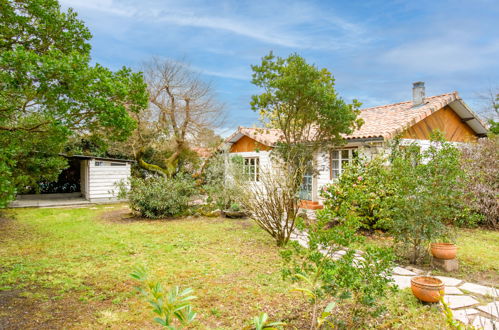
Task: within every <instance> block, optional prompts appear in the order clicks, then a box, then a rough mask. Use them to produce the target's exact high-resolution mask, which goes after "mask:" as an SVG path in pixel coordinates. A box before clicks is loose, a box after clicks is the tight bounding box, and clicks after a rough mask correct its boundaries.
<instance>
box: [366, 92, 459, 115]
mask: <svg viewBox="0 0 499 330" xmlns="http://www.w3.org/2000/svg"><path fill="white" fill-rule="evenodd" d="M450 95H455V96H456V98H459V94H458V93H457V92H456V91H454V92H450V93H445V94H440V95H433V96H428V97H425V100H427V99H435V98H439V97H444V96H450ZM407 103H412V101H404V102H396V103H391V104H385V105H377V106H374V107H368V108H363V109H360V111H366V110H372V109H382V108H388V107H393V106H397V105H402V104H407Z"/></svg>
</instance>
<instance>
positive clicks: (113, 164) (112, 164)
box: [111, 163, 126, 166]
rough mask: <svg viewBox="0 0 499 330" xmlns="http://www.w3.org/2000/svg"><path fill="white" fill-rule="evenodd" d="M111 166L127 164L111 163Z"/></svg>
mask: <svg viewBox="0 0 499 330" xmlns="http://www.w3.org/2000/svg"><path fill="white" fill-rule="evenodd" d="M111 166H126V164H125V163H111Z"/></svg>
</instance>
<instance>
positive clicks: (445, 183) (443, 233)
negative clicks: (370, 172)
mask: <svg viewBox="0 0 499 330" xmlns="http://www.w3.org/2000/svg"><path fill="white" fill-rule="evenodd" d="M387 181H388V182H389V184H390V187H391V189H393V191H394V193H393V194H392V195H391V196H390V198H388V199H387V201H386V204H385V205H386V206H385V207H386V209H387V210H388V217H387V219H388V221H387V223H386V226H387V227H388V228H389V229H390V232H391V234H392V235H393V237H394V239H395V242H396V243H397V245H398V246H400V247H402V250H401V251H403V252H404V254H406V256H407V257H409V258H410V260H411V262H412V263H417V262H418V261H419V260H420V259H421V258H422V257H424V256H425V254H426V253H427V247H428V244H429V243H430V242H435V241H441V240H449V239H451V237H450V236H451V234H452V231H451V230H450V229H451V227H449V226H448V225H449V224H453V223H454V222H455V220H456V219H457V218H458V217H459V216H460V215H461V214H462V213H463V205H464V195H463V188H462V186H463V183H464V172H463V171H462V169H461V167H460V152H459V150H458V149H457V148H456V147H454V146H453V145H452V144H450V143H448V142H445V141H444V140H443V138H442V137H441V135H440V134H435V135H433V136H432V141H431V146H430V147H429V148H428V149H426V150H423V151H420V150H419V147H418V146H416V145H411V146H408V147H404V148H399V147H398V146H396V145H395V146H394V148H393V150H392V155H391V166H390V169H389V171H388V178H387Z"/></svg>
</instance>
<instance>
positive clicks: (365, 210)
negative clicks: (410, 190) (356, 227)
mask: <svg viewBox="0 0 499 330" xmlns="http://www.w3.org/2000/svg"><path fill="white" fill-rule="evenodd" d="M386 179H387V169H386V165H385V161H384V160H383V159H382V158H375V159H373V160H370V161H367V160H365V161H364V160H356V161H355V162H353V163H352V164H351V165H350V166H349V167H348V168H347V169H346V170H345V171H344V172H343V173H342V175H341V177H340V178H339V179H338V181H337V182H336V183H334V184H330V185H327V186H325V187H324V188H323V190H322V194H321V195H322V197H324V198H325V201H324V205H325V206H326V207H327V208H328V210H329V212H330V213H331V218H333V219H334V218H337V219H341V218H344V217H345V216H347V215H349V216H356V217H357V220H358V221H359V222H360V226H361V227H362V228H365V229H368V230H373V229H387V228H386V227H384V226H383V224H386V217H387V213H386V200H387V198H389V197H390V196H391V195H392V194H393V189H391V188H390V185H388V184H387V181H386Z"/></svg>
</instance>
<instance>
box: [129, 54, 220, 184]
mask: <svg viewBox="0 0 499 330" xmlns="http://www.w3.org/2000/svg"><path fill="white" fill-rule="evenodd" d="M144 72H145V79H146V83H147V89H148V91H149V109H148V110H147V111H146V112H142V113H139V114H137V115H136V118H137V121H138V123H139V125H138V129H137V130H136V132H135V136H134V139H133V143H132V145H131V147H132V151H133V154H134V157H135V158H136V159H137V162H138V164H139V166H141V167H142V168H144V169H147V170H150V171H153V172H156V173H158V174H160V175H163V176H167V177H171V176H173V175H175V174H176V173H178V172H180V171H182V167H183V166H182V160H183V158H184V157H183V156H186V155H187V154H188V153H189V142H190V141H192V140H193V139H194V138H195V137H196V136H198V135H199V134H200V133H201V132H204V131H205V130H207V129H212V128H215V127H217V126H218V125H219V124H220V123H221V120H222V106H221V105H220V104H219V103H218V102H217V101H216V100H215V97H214V92H213V89H212V88H211V86H210V85H209V84H207V83H205V82H203V81H201V80H200V79H199V77H198V76H197V75H196V74H194V73H193V72H192V71H190V70H189V68H188V67H187V66H186V65H185V64H183V63H179V62H174V61H172V60H160V59H152V60H151V61H150V62H148V63H146V65H145V70H144ZM150 148H153V149H156V150H161V148H163V152H160V158H161V160H160V161H159V162H157V163H156V164H155V163H152V162H148V160H147V158H146V152H147V150H148V149H150ZM165 148H166V150H165Z"/></svg>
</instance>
